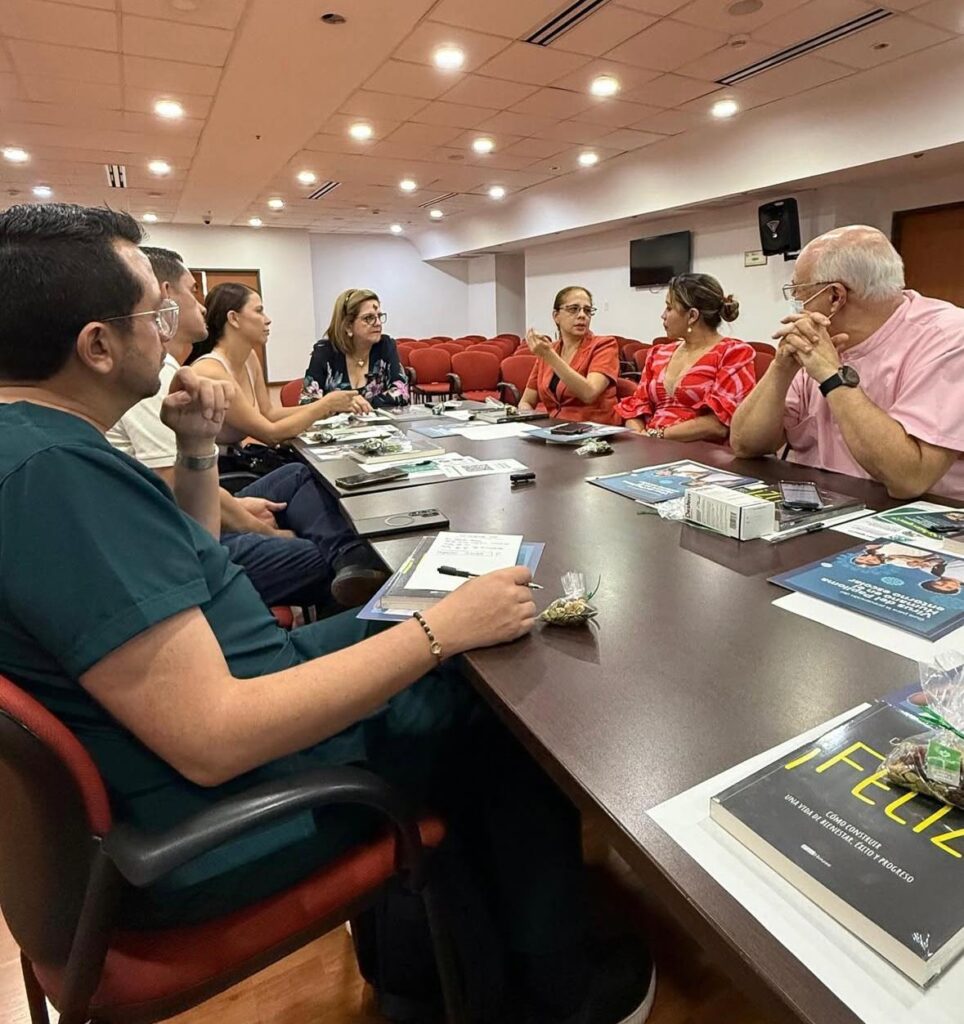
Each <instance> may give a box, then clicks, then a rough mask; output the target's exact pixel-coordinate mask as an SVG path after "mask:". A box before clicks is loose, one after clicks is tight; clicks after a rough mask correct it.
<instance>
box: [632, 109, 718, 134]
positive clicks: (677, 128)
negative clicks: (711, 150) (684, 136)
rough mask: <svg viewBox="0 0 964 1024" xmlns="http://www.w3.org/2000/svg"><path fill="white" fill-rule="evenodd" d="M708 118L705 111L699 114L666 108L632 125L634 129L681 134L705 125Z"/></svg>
mask: <svg viewBox="0 0 964 1024" xmlns="http://www.w3.org/2000/svg"><path fill="white" fill-rule="evenodd" d="M707 120H708V115H707V114H706V113H705V112H704V113H701V114H697V113H695V112H693V111H691V110H664V111H662V113H659V114H654V115H653V116H652V117H644V118H643V119H642V121H640V122H639V123H638V124H634V125H633V126H632V127H633V130H634V131H642V132H656V133H658V134H660V135H679V134H680V133H681V132H685V131H689V130H690V129H694V128H702V127H704V126H705V125H706V123H707Z"/></svg>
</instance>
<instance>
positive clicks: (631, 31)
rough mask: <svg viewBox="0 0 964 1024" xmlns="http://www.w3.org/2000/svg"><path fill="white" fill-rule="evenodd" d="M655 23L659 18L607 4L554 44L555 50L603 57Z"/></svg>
mask: <svg viewBox="0 0 964 1024" xmlns="http://www.w3.org/2000/svg"><path fill="white" fill-rule="evenodd" d="M654 21H656V18H655V17H653V16H652V15H650V14H640V13H639V12H637V11H630V10H627V9H626V8H625V7H612V6H610V5H609V4H607V5H606V6H604V7H601V8H599V10H597V11H595V12H594V13H593V14H590V15H589V17H588V18H585V19H584V20H583V21H581V22H579V24H578V25H576V27H575V28H572V29H570V30H569V31H568V32H565V33H564V34H563V35H561V36H560V37H559V38H558V39H556V40H554V41H553V42H552V47H553V48H554V49H557V50H570V51H571V52H573V53H585V54H588V55H589V56H590V57H601V56H602V55H603V54H604V53H608V52H609V51H610V50H611V49H612V48H613V47H614V46H618V45H619V44H620V43H622V42H625V40H627V39H629V37H630V36H634V35H636V33H637V32H642V31H643V29H644V28H649V26H650V25H652V24H653V22H654Z"/></svg>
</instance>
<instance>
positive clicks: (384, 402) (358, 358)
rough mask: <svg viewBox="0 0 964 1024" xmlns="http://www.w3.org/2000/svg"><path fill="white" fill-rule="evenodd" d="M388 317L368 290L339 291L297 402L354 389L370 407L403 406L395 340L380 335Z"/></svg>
mask: <svg viewBox="0 0 964 1024" xmlns="http://www.w3.org/2000/svg"><path fill="white" fill-rule="evenodd" d="M387 319H388V314H386V313H383V312H382V310H381V304H380V302H379V299H378V296H377V295H376V294H375V293H374V292H373V291H369V290H368V289H367V288H349V289H348V291H346V292H342V293H341V295H339V296H338V298H337V299H335V308H334V310H333V311H332V314H331V323H330V324H329V325H328V332H327V334H326V335H325V337H324V338H322V339H321V341H317V342H315V347H314V348H313V349H312V352H311V362H310V363H309V364H308V370H307V372H306V373H305V380H304V384H303V385H302V389H301V401H302V403H305V402H311V401H314V400H315V399H317V398H320V397H321V396H322V395H327V394H330V393H331V392H332V391H355V392H357V393H358V397H359V400H361V401H364V402H365V403H366V404H367V405H368V406H370V407H371V408H375V409H378V408H384V407H385V406H398V405H408V402H409V393H408V378H407V377H406V375H405V371H404V370H403V369H402V364H401V363H400V362H399V359H398V350H397V349H396V347H395V341H394V339H393V338H390V337H389V336H388V335H387V334H383V333H382V324H383V323H385V321H386V320H387ZM355 411H368V410H355Z"/></svg>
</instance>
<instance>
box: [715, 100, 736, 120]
mask: <svg viewBox="0 0 964 1024" xmlns="http://www.w3.org/2000/svg"><path fill="white" fill-rule="evenodd" d="M739 109H740V104H739V103H737V102H736V100H717V101H716V102H715V103H714V104H713V106H712V107H710V113H711V114H712V115H713V116H714V117H732V116H733V115H734V114H735V113H736V112H737V111H738V110H739Z"/></svg>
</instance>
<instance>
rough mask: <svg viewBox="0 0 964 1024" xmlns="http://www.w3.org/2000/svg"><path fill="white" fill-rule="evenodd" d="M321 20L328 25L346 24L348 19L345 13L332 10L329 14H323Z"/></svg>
mask: <svg viewBox="0 0 964 1024" xmlns="http://www.w3.org/2000/svg"><path fill="white" fill-rule="evenodd" d="M321 20H322V21H323V22H324V23H325V24H326V25H344V24H345V22H346V21H347V20H348V19H347V18H346V17H345V16H344V14H338V13H337V12H336V11H331V12H329V13H328V14H323V15H322V16H321Z"/></svg>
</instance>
